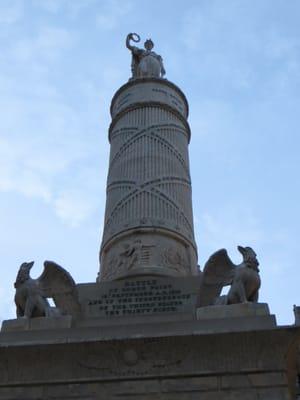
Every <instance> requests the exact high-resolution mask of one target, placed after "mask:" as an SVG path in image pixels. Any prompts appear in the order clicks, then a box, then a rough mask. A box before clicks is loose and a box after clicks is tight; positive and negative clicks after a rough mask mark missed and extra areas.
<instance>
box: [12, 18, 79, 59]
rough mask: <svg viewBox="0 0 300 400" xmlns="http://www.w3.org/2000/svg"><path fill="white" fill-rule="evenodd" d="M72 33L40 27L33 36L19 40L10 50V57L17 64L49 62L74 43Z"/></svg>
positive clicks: (61, 29) (60, 29)
mask: <svg viewBox="0 0 300 400" xmlns="http://www.w3.org/2000/svg"><path fill="white" fill-rule="evenodd" d="M74 36H75V35H74V32H70V31H68V30H66V29H64V28H60V27H55V26H45V27H42V28H41V29H40V30H39V32H38V33H37V34H36V35H35V36H31V37H25V38H22V39H19V40H18V41H17V42H16V43H15V44H14V46H13V48H12V56H13V57H14V58H15V59H17V60H19V62H32V61H36V60H39V62H41V61H44V62H50V61H54V60H56V59H57V57H59V56H60V55H61V54H62V51H64V50H66V49H67V48H70V47H71V46H72V45H73V44H74V41H75V38H74Z"/></svg>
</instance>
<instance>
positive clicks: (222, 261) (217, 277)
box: [199, 249, 235, 306]
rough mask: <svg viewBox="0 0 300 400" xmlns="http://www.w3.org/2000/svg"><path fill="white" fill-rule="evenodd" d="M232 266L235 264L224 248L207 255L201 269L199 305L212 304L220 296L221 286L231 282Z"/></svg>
mask: <svg viewBox="0 0 300 400" xmlns="http://www.w3.org/2000/svg"><path fill="white" fill-rule="evenodd" d="M234 268H235V264H234V263H233V262H232V261H231V260H230V258H229V256H228V254H227V251H226V250H225V249H221V250H218V251H216V252H215V253H214V254H213V255H211V256H210V257H209V259H208V261H207V262H206V264H205V266H204V269H203V279H202V285H201V290H200V296H199V297H200V301H199V303H200V304H199V305H200V306H206V305H209V304H212V303H213V301H214V299H216V298H217V297H219V296H220V293H221V291H222V288H223V286H226V285H230V284H231V282H232V279H233V276H234Z"/></svg>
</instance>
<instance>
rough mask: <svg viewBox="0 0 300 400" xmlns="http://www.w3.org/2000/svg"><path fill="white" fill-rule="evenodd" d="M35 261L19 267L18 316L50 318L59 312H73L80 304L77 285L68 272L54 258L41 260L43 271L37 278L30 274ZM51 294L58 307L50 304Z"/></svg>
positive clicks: (16, 283) (16, 297)
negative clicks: (42, 261)
mask: <svg viewBox="0 0 300 400" xmlns="http://www.w3.org/2000/svg"><path fill="white" fill-rule="evenodd" d="M33 264H34V261H32V262H29V263H26V262H25V263H23V264H22V265H21V266H20V269H19V272H18V275H17V278H16V282H15V285H14V286H15V289H16V294H15V303H16V307H17V310H16V311H17V317H18V318H20V317H26V318H33V317H50V316H54V315H59V314H69V315H75V314H77V313H78V312H79V309H80V306H79V303H78V299H77V291H76V284H75V282H74V280H73V278H72V277H71V275H70V274H69V273H68V272H67V271H66V270H65V269H64V268H62V267H60V266H59V265H58V264H56V263H54V262H53V261H45V262H44V271H43V273H42V275H41V276H40V277H39V278H38V279H32V278H31V277H30V270H31V268H32V266H33ZM50 297H52V298H53V300H54V303H55V305H56V307H57V308H55V307H51V306H50V304H49V302H48V300H47V298H50Z"/></svg>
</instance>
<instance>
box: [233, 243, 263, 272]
mask: <svg viewBox="0 0 300 400" xmlns="http://www.w3.org/2000/svg"><path fill="white" fill-rule="evenodd" d="M237 248H238V251H239V252H240V253H241V254H242V256H243V261H244V263H246V264H247V266H248V267H250V268H253V269H255V270H256V271H257V272H259V269H258V266H259V262H258V260H257V258H256V253H255V251H254V250H253V249H252V248H251V247H243V246H238V247H237Z"/></svg>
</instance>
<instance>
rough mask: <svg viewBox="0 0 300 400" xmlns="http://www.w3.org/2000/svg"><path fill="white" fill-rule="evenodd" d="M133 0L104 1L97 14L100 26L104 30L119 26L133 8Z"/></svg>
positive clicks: (97, 21)
mask: <svg viewBox="0 0 300 400" xmlns="http://www.w3.org/2000/svg"><path fill="white" fill-rule="evenodd" d="M132 7H133V4H132V2H131V1H128V0H126V1H125V0H124V1H122V2H121V1H119V0H109V1H106V2H105V3H102V7H101V10H100V11H99V12H98V13H97V15H96V23H97V25H98V27H99V28H100V29H102V30H104V31H110V30H113V29H115V28H116V27H118V26H119V23H120V20H121V19H122V18H124V17H126V16H127V15H128V14H129V12H130V11H131V10H132Z"/></svg>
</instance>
